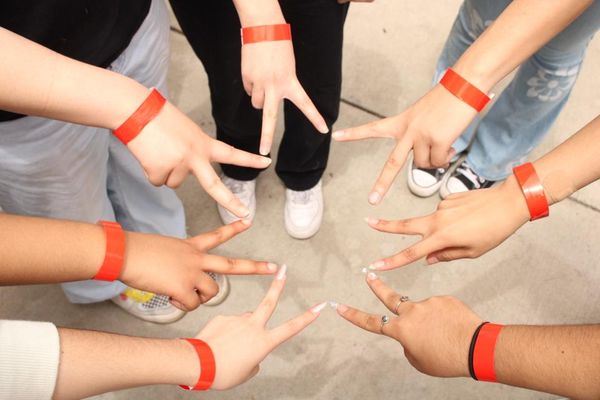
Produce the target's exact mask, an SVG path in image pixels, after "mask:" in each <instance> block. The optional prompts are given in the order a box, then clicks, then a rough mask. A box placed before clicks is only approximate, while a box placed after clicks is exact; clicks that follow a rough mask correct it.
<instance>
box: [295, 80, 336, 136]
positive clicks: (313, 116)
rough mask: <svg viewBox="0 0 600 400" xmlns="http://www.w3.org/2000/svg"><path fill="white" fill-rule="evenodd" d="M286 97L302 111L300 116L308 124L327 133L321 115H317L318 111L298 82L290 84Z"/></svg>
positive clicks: (327, 130)
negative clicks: (308, 122) (303, 116)
mask: <svg viewBox="0 0 600 400" xmlns="http://www.w3.org/2000/svg"><path fill="white" fill-rule="evenodd" d="M286 97H287V98H288V99H289V100H290V101H291V102H292V103H294V104H295V105H296V107H298V109H299V110H300V111H302V114H304V115H305V116H306V118H308V120H309V121H310V123H311V124H313V125H314V127H315V128H316V129H317V130H318V131H319V132H321V133H327V132H329V128H328V127H327V123H326V122H325V119H324V118H323V117H322V116H321V113H319V110H317V107H315V105H314V103H313V102H312V100H311V99H310V97H308V94H306V91H305V90H304V88H303V87H302V85H301V84H300V82H298V80H296V81H295V82H294V83H293V84H292V88H291V92H290V94H289V95H288V96H286Z"/></svg>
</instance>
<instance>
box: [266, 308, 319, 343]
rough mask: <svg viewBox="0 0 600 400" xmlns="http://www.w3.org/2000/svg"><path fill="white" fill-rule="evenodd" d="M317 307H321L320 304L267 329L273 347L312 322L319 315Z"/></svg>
mask: <svg viewBox="0 0 600 400" xmlns="http://www.w3.org/2000/svg"><path fill="white" fill-rule="evenodd" d="M318 307H321V305H317V306H315V307H313V308H312V309H310V310H308V311H306V312H304V313H302V314H300V315H299V316H297V317H296V318H294V319H291V320H289V321H288V322H286V323H285V324H283V325H280V326H278V327H277V328H274V329H272V330H271V331H269V336H270V337H271V340H272V346H273V348H275V347H277V346H279V345H280V344H282V343H283V342H285V341H286V340H288V339H290V338H291V337H293V336H296V335H297V334H299V333H300V332H302V330H303V329H304V328H306V327H307V326H308V325H310V324H312V323H313V322H314V321H315V320H316V319H317V318H318V317H319V315H321V313H320V312H319V311H315V309H317V308H318Z"/></svg>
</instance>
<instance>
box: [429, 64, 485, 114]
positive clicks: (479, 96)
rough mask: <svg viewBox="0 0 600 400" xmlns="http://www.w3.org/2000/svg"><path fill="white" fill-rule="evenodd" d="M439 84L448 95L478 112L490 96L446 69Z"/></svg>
mask: <svg viewBox="0 0 600 400" xmlns="http://www.w3.org/2000/svg"><path fill="white" fill-rule="evenodd" d="M440 84H441V85H442V86H443V87H445V88H446V89H447V90H448V91H449V92H450V93H452V94H453V95H454V96H456V97H457V98H459V99H460V100H462V101H464V102H465V103H467V104H468V105H470V106H471V107H473V108H474V109H475V110H477V112H480V111H481V110H483V109H484V108H485V106H486V105H487V104H488V103H489V101H490V96H488V95H487V94H485V93H484V92H482V91H481V90H479V89H477V87H475V86H474V85H471V84H470V83H469V82H467V80H466V79H465V78H463V77H462V76H460V75H459V74H457V73H456V72H454V70H453V69H452V68H448V69H447V70H446V73H445V74H444V76H443V77H442V79H441V80H440Z"/></svg>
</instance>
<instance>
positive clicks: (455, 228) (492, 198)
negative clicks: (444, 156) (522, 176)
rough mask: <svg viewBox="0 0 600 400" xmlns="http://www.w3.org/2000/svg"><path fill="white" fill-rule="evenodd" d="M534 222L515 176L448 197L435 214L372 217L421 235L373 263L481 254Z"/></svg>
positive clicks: (378, 224) (382, 265) (379, 224)
mask: <svg viewBox="0 0 600 400" xmlns="http://www.w3.org/2000/svg"><path fill="white" fill-rule="evenodd" d="M527 221H529V209H528V208H527V203H526V202H525V198H524V196H523V193H522V192H521V188H520V187H519V184H518V183H517V181H516V179H515V178H514V176H511V177H509V178H508V179H507V180H506V181H505V182H503V183H502V184H501V185H499V186H495V187H493V188H490V189H478V190H474V191H471V192H466V193H458V194H454V195H451V196H449V197H448V198H447V199H446V200H444V201H442V202H441V203H440V204H439V205H438V209H437V211H436V212H434V213H433V214H431V215H428V216H426V217H420V218H412V219H405V220H399V221H384V220H376V219H371V218H369V219H368V223H369V226H371V227H372V228H374V229H377V230H378V231H381V232H390V233H400V234H404V235H421V236H422V237H423V239H422V240H421V241H419V242H417V243H416V244H414V245H412V246H410V247H409V248H407V249H404V250H403V251H401V252H400V253H398V254H396V255H394V256H392V257H387V258H384V259H381V260H379V261H376V262H374V263H372V264H371V265H370V266H369V268H370V269H372V270H379V271H384V270H390V269H394V268H398V267H402V266H404V265H407V264H410V263H412V262H414V261H417V260H419V259H421V258H423V257H427V262H428V263H429V264H435V263H437V262H440V261H451V260H456V259H459V258H476V257H479V256H480V255H482V254H484V253H486V252H488V251H489V250H491V249H493V248H495V247H496V246H498V245H499V244H500V243H502V242H503V241H504V240H506V239H507V238H508V237H509V236H510V235H512V234H513V233H515V232H516V231H517V229H519V228H520V227H521V226H522V225H523V224H525V223H526V222H527Z"/></svg>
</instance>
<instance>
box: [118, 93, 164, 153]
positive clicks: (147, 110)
mask: <svg viewBox="0 0 600 400" xmlns="http://www.w3.org/2000/svg"><path fill="white" fill-rule="evenodd" d="M166 101H167V100H166V99H165V98H164V97H163V96H162V95H161V94H160V92H159V91H158V90H156V89H152V91H151V92H150V94H149V95H148V97H146V100H144V102H143V103H142V105H140V106H139V108H138V109H137V110H135V112H134V113H133V114H131V116H130V117H129V118H127V120H126V121H125V122H123V124H121V126H119V127H118V128H117V129H115V130H114V132H113V133H114V135H115V136H116V137H117V138H118V139H119V140H120V141H121V142H123V144H124V145H127V143H129V142H130V141H132V140H133V139H134V138H135V137H136V136H137V135H139V133H140V132H141V131H142V129H144V127H145V126H146V125H148V123H149V122H150V121H152V120H153V119H154V118H156V116H157V115H158V113H159V112H160V110H162V108H163V106H164V105H165V103H166Z"/></svg>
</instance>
